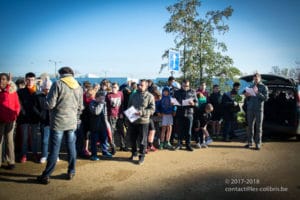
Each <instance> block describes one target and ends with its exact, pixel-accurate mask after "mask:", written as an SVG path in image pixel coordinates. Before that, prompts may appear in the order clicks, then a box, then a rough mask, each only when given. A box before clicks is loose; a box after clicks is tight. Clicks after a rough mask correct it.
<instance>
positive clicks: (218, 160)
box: [0, 140, 300, 200]
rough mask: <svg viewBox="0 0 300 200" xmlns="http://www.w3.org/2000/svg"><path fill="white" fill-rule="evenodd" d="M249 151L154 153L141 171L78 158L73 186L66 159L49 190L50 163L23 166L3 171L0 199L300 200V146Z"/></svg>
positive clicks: (123, 161)
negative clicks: (43, 179) (44, 181)
mask: <svg viewBox="0 0 300 200" xmlns="http://www.w3.org/2000/svg"><path fill="white" fill-rule="evenodd" d="M243 146H244V143H240V142H229V143H225V142H214V143H212V144H211V145H210V147H209V148H207V149H195V150H194V151H193V152H188V151H185V150H178V151H168V150H162V151H157V152H151V153H149V154H147V156H146V158H145V163H144V164H143V165H141V166H140V165H137V164H136V163H134V162H131V161H129V160H128V157H129V156H130V153H129V152H117V153H116V155H115V157H114V158H112V159H105V160H104V159H101V160H100V161H90V160H84V159H78V161H77V166H76V176H75V177H74V179H73V180H72V181H68V180H66V178H65V177H66V170H67V162H66V161H65V158H66V155H64V154H62V155H61V158H62V160H61V161H60V162H59V163H58V164H57V167H56V170H55V172H54V173H53V176H52V177H51V182H50V184H48V185H40V184H37V183H36V181H35V179H36V176H37V175H39V174H40V173H41V172H42V170H43V169H44V167H45V165H44V164H37V163H34V162H31V161H28V162H27V163H25V164H19V163H18V164H17V165H16V168H15V169H14V170H6V169H3V168H1V169H0V199H1V200H10V199H12V200H19V199H20V200H21V199H22V200H26V199H30V200H35V199H39V200H40V199H43V200H47V199H51V200H53V199H62V200H67V199H172V200H173V199H242V198H243V199H254V198H255V199H300V173H299V169H300V156H299V155H298V154H299V153H300V142H296V141H293V140H291V141H276V140H274V141H268V142H265V143H264V145H263V147H262V149H261V150H260V151H256V150H250V149H245V148H243Z"/></svg>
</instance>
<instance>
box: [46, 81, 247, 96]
mask: <svg viewBox="0 0 300 200" xmlns="http://www.w3.org/2000/svg"><path fill="white" fill-rule="evenodd" d="M75 79H76V80H77V81H78V82H79V83H81V84H82V83H83V82H85V81H89V82H90V83H91V84H94V83H99V84H100V82H101V81H102V80H103V79H107V80H109V81H110V82H111V83H113V82H117V83H118V84H119V85H122V84H124V83H127V81H128V78H127V77H107V78H103V77H100V78H75ZM51 80H52V81H55V79H51ZM152 80H153V82H154V83H157V82H165V83H166V82H167V81H168V78H156V79H152ZM212 82H213V84H219V79H218V78H213V81H212ZM240 83H241V87H240V91H239V92H240V93H242V91H243V90H244V89H245V87H247V86H249V83H247V82H246V81H243V80H241V81H240ZM225 84H226V85H228V86H229V87H230V88H232V85H233V81H232V80H228V81H226V82H225ZM223 92H224V91H223Z"/></svg>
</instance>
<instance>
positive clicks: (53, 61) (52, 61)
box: [49, 60, 61, 78]
mask: <svg viewBox="0 0 300 200" xmlns="http://www.w3.org/2000/svg"><path fill="white" fill-rule="evenodd" d="M49 62H51V63H54V77H55V78H57V75H56V66H57V64H59V63H61V61H56V60H49Z"/></svg>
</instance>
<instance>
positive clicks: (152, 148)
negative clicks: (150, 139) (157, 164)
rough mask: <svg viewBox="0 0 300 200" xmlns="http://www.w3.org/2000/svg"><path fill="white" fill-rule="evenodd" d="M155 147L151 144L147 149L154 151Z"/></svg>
mask: <svg viewBox="0 0 300 200" xmlns="http://www.w3.org/2000/svg"><path fill="white" fill-rule="evenodd" d="M156 150H157V149H156V148H155V146H153V145H152V146H151V147H150V148H149V151H152V152H155V151H156Z"/></svg>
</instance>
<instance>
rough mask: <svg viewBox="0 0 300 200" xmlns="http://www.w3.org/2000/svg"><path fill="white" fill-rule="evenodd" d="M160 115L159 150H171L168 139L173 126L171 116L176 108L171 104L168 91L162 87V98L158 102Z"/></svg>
mask: <svg viewBox="0 0 300 200" xmlns="http://www.w3.org/2000/svg"><path fill="white" fill-rule="evenodd" d="M159 108H160V113H161V116H162V130H161V135H160V145H159V149H163V148H165V149H173V146H172V145H171V144H170V137H171V133H172V126H173V116H174V115H175V112H176V106H173V105H172V103H171V96H170V89H169V87H164V88H163V90H162V98H161V100H160V107H159Z"/></svg>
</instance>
